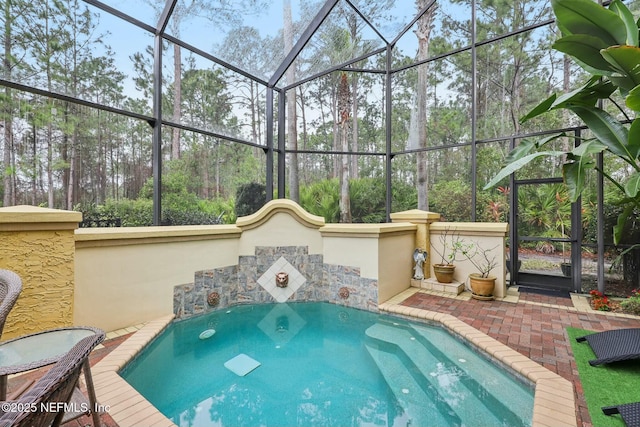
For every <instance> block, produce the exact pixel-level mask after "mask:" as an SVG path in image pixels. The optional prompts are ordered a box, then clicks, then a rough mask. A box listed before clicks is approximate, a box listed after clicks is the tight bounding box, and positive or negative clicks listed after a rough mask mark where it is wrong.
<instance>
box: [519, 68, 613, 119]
mask: <svg viewBox="0 0 640 427" xmlns="http://www.w3.org/2000/svg"><path fill="white" fill-rule="evenodd" d="M615 91H616V87H615V86H614V85H613V84H612V83H611V82H610V81H608V80H601V79H600V76H594V77H592V78H590V79H589V80H588V81H587V82H586V83H585V84H584V85H582V86H580V87H579V88H577V89H574V90H572V91H571V92H568V93H565V94H562V95H560V96H557V95H556V94H555V93H554V94H553V95H551V96H550V97H549V98H547V99H545V100H544V101H542V102H541V103H540V104H538V105H537V106H536V107H534V108H533V109H532V110H531V111H530V112H529V113H527V114H526V115H525V116H524V117H522V118H521V119H520V123H524V122H526V121H527V120H530V119H532V118H534V117H536V116H539V115H541V114H544V113H546V112H547V111H550V110H555V109H559V108H566V106H567V104H572V105H584V106H589V107H593V106H594V105H596V102H597V101H598V100H600V99H607V98H609V96H611V94H612V93H613V92H615Z"/></svg>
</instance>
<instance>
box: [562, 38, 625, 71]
mask: <svg viewBox="0 0 640 427" xmlns="http://www.w3.org/2000/svg"><path fill="white" fill-rule="evenodd" d="M551 47H553V48H554V49H555V50H558V51H560V52H563V53H566V54H567V55H570V56H572V57H573V58H574V59H576V60H578V61H580V62H581V65H582V67H583V68H586V69H587V71H588V72H590V73H592V74H604V75H610V74H611V73H612V72H614V71H615V69H614V68H613V67H612V66H611V64H609V63H608V62H607V61H606V60H605V59H604V58H603V57H602V55H600V51H602V50H603V49H606V48H608V47H609V45H608V44H606V43H605V42H604V41H603V40H602V39H601V38H599V37H594V36H591V35H587V34H569V35H567V36H564V37H562V38H560V39H558V40H556V41H555V43H553V45H552V46H551ZM584 65H586V66H587V67H585V66H584Z"/></svg>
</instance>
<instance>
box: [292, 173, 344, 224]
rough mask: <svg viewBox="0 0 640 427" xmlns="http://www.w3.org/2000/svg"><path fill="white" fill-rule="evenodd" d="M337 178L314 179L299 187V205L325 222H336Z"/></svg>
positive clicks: (338, 214) (337, 206)
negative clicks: (309, 183) (311, 182)
mask: <svg viewBox="0 0 640 427" xmlns="http://www.w3.org/2000/svg"><path fill="white" fill-rule="evenodd" d="M338 186H339V183H338V178H335V179H325V180H322V181H316V182H314V183H313V184H311V185H305V186H303V187H300V206H302V208H303V209H304V210H306V211H307V212H309V213H312V214H314V215H318V216H321V217H323V218H324V220H325V222H327V223H335V222H338V218H339V217H340V205H339V202H340V191H339V187H338Z"/></svg>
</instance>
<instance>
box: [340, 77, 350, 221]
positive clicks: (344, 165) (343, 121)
mask: <svg viewBox="0 0 640 427" xmlns="http://www.w3.org/2000/svg"><path fill="white" fill-rule="evenodd" d="M350 114H351V93H350V90H349V81H348V79H347V73H344V72H343V73H341V74H340V85H339V86H338V115H339V117H340V120H339V122H338V124H339V125H340V142H341V147H340V149H341V151H343V152H345V153H346V152H347V151H348V150H349V122H350V121H349V116H350ZM340 157H341V158H342V161H341V163H340V222H346V223H348V222H351V200H350V197H349V156H348V155H347V154H342V155H341V156H340Z"/></svg>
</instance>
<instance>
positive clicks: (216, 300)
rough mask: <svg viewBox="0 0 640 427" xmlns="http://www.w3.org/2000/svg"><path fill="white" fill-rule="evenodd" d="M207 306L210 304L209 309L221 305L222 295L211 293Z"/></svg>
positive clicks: (208, 296)
mask: <svg viewBox="0 0 640 427" xmlns="http://www.w3.org/2000/svg"><path fill="white" fill-rule="evenodd" d="M207 304H209V307H216V306H217V305H218V304H220V294H219V293H217V292H211V293H210V294H209V295H207Z"/></svg>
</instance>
